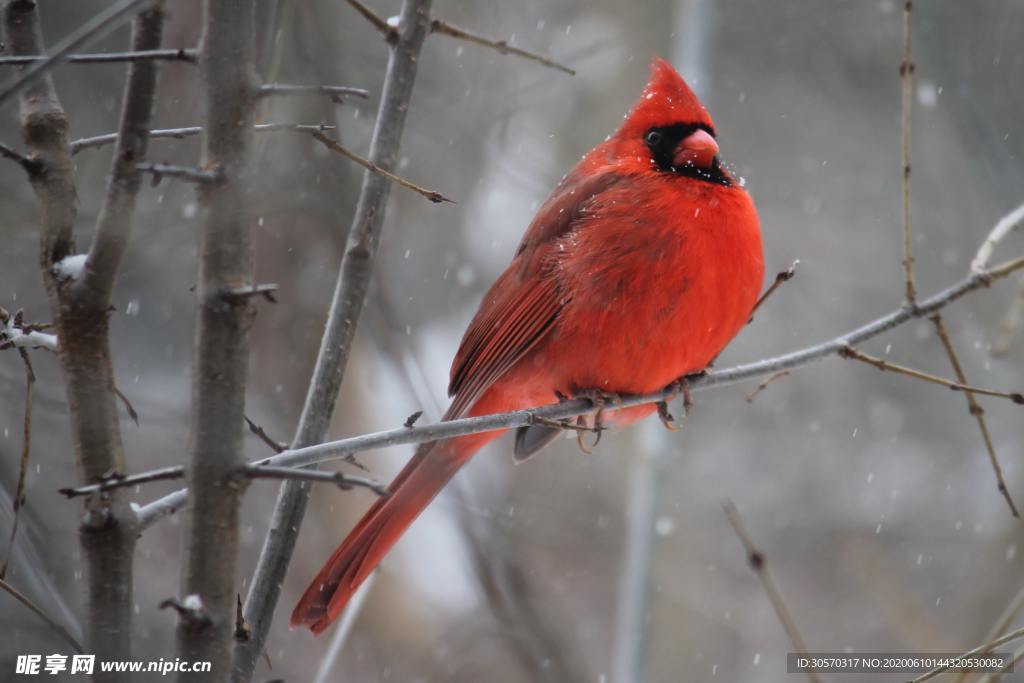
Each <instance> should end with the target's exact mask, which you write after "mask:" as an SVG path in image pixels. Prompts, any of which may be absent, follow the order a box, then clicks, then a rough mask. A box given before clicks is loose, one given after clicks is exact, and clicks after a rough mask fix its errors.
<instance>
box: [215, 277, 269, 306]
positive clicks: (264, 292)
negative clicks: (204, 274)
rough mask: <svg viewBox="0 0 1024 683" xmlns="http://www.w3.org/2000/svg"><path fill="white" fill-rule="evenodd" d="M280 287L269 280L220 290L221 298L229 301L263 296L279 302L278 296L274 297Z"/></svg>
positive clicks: (240, 300) (238, 301) (234, 301)
mask: <svg viewBox="0 0 1024 683" xmlns="http://www.w3.org/2000/svg"><path fill="white" fill-rule="evenodd" d="M278 289H280V287H279V286H278V285H277V284H275V283H273V282H268V283H264V284H252V285H246V286H244V287H229V288H227V289H224V290H222V291H221V292H220V298H221V299H223V300H224V301H227V302H228V303H234V304H237V303H240V302H242V301H248V300H249V299H252V298H253V297H262V298H263V299H266V300H267V301H269V302H270V303H272V304H276V303H277V298H275V297H274V292H276V291H277V290H278Z"/></svg>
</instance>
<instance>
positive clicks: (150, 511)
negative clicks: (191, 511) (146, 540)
mask: <svg viewBox="0 0 1024 683" xmlns="http://www.w3.org/2000/svg"><path fill="white" fill-rule="evenodd" d="M187 502H188V494H187V490H186V489H179V490H177V491H175V492H174V493H169V494H168V495H166V496H164V497H163V498H159V499H157V500H154V501H153V502H152V503H149V504H147V505H143V506H139V507H136V508H135V513H136V518H137V520H138V522H137V529H138V531H139V533H140V534H141V533H142V532H143V531H145V530H146V529H148V528H149V527H151V526H153V525H154V524H155V523H157V522H159V521H160V520H161V519H163V518H164V517H169V516H171V515H173V514H174V513H175V512H177V511H178V510H180V509H181V508H182V507H183V506H184V505H185V503H187Z"/></svg>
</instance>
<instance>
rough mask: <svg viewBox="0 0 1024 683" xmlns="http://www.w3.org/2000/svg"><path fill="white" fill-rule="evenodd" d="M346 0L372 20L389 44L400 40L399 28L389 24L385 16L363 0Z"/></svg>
mask: <svg viewBox="0 0 1024 683" xmlns="http://www.w3.org/2000/svg"><path fill="white" fill-rule="evenodd" d="M346 1H347V2H348V4H349V5H351V6H352V7H354V8H355V10H356V11H357V12H359V14H361V15H362V16H363V18H364V19H366V20H367V21H368V22H370V24H371V25H372V26H373V27H374V28H375V29H377V31H379V32H380V34H381V35H383V36H384V38H385V39H386V40H387V41H388V43H389V44H393V43H394V42H395V41H396V40H398V28H397V27H394V26H391V25H389V24H388V22H387V21H386V20H385V19H384V17H382V16H380V15H379V14H377V13H376V12H374V11H373V10H372V9H370V7H369V6H367V5H366V4H365V3H363V2H362V0H346Z"/></svg>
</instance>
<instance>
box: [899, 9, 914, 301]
mask: <svg viewBox="0 0 1024 683" xmlns="http://www.w3.org/2000/svg"><path fill="white" fill-rule="evenodd" d="M913 7H914V3H913V0H906V2H905V3H904V5H903V57H902V59H901V61H900V136H901V145H902V147H901V148H902V166H903V169H902V173H903V277H904V281H905V282H904V284H905V289H906V299H907V305H909V306H913V305H914V304H915V302H916V300H917V291H916V290H915V288H914V256H913V253H912V252H911V235H910V106H911V103H912V99H911V89H912V88H913V81H914V62H912V61H911V59H910V56H911V55H910V28H911V20H912V18H913V14H912V13H913Z"/></svg>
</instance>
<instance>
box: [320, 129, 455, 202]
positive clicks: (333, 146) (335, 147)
mask: <svg viewBox="0 0 1024 683" xmlns="http://www.w3.org/2000/svg"><path fill="white" fill-rule="evenodd" d="M310 135H312V136H313V137H314V138H316V139H317V140H319V141H320V143H321V144H323V145H324V146H325V147H326V148H327V149H329V150H331V151H332V152H337V153H338V154H340V155H342V156H343V157H345V158H347V159H350V160H352V161H354V162H356V163H357V164H359V165H360V166H362V167H363V168H365V169H366V170H367V171H370V172H371V173H376V174H377V175H379V176H381V177H383V178H387V179H388V180H390V181H392V182H394V183H398V184H399V185H401V186H402V187H404V188H407V189H409V190H412V191H413V192H416V193H417V194H420V195H422V196H424V197H426V198H427V199H429V200H430V201H432V202H434V203H435V204H439V203H441V202H451V203H452V204H454V203H455V202H454V201H452V200H451V199H448V197H445V196H444V195H443V194H441V193H440V192H435V191H434V190H428V189H426V188H424V187H420V186H419V185H417V184H416V183H414V182H411V181H409V180H406V179H405V178H400V177H399V176H397V175H395V174H394V173H392V172H391V171H388V170H386V169H383V168H381V167H380V166H378V165H377V164H375V163H373V162H372V161H370V160H369V159H364V158H363V157H361V156H359V155H358V154H356V153H355V152H353V151H351V150H350V149H348V148H347V147H344V146H342V145H341V144H340V143H338V142H337V141H336V140H333V139H331V138H329V137H327V136H326V135H324V134H323V133H321V132H320V131H316V130H315V131H311V132H310Z"/></svg>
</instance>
